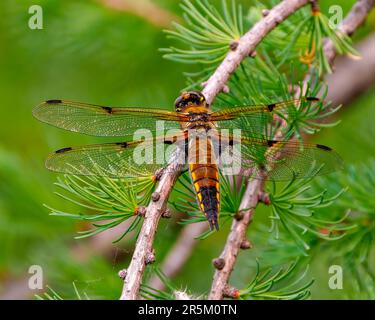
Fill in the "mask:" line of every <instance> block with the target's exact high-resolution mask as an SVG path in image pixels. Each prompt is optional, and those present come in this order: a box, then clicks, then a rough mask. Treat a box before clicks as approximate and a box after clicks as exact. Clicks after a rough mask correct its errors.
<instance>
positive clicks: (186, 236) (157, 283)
mask: <svg viewBox="0 0 375 320" xmlns="http://www.w3.org/2000/svg"><path fill="white" fill-rule="evenodd" d="M206 229H207V223H206V222H200V223H191V224H188V225H186V226H184V227H183V229H182V231H181V233H180V235H179V237H178V239H177V241H176V243H175V244H174V245H173V247H172V248H171V250H170V251H169V253H168V255H167V256H166V257H165V259H164V261H163V263H162V265H161V267H160V269H161V271H162V272H163V273H164V274H165V276H166V277H167V278H168V279H170V278H173V277H175V276H176V274H177V273H178V272H179V271H180V270H181V269H182V267H183V266H184V265H185V263H186V261H187V260H188V259H189V258H190V256H191V253H192V252H193V250H194V248H195V246H196V245H197V244H198V243H199V241H198V240H197V239H195V238H196V237H197V236H199V235H200V234H201V233H202V232H203V231H204V230H206ZM150 287H152V288H154V289H157V290H163V289H164V287H165V285H164V283H163V282H162V281H161V280H160V278H159V277H157V276H153V277H152V278H151V280H150Z"/></svg>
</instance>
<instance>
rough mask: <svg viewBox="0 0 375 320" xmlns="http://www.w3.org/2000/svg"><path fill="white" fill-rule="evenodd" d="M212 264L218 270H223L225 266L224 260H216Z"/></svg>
mask: <svg viewBox="0 0 375 320" xmlns="http://www.w3.org/2000/svg"><path fill="white" fill-rule="evenodd" d="M212 264H213V265H214V267H215V268H216V269H217V270H221V269H223V268H224V266H225V260H224V259H223V258H216V259H214V260H212Z"/></svg>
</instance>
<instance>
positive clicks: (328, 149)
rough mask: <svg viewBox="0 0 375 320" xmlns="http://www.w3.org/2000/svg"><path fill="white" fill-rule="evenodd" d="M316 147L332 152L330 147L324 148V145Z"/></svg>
mask: <svg viewBox="0 0 375 320" xmlns="http://www.w3.org/2000/svg"><path fill="white" fill-rule="evenodd" d="M316 147H317V148H319V149H322V150H325V151H332V149H331V148H330V147H327V146H324V145H322V144H317V145H316Z"/></svg>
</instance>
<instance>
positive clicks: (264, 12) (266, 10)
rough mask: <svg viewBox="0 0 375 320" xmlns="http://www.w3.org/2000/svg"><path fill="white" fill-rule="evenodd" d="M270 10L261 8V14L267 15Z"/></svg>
mask: <svg viewBox="0 0 375 320" xmlns="http://www.w3.org/2000/svg"><path fill="white" fill-rule="evenodd" d="M269 13H270V11H269V10H268V9H263V10H262V16H263V17H267V16H268V15H269Z"/></svg>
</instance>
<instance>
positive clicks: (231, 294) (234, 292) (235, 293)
mask: <svg viewBox="0 0 375 320" xmlns="http://www.w3.org/2000/svg"><path fill="white" fill-rule="evenodd" d="M223 296H224V297H226V298H232V299H238V298H239V297H240V290H238V289H237V288H235V287H232V286H230V285H229V284H227V285H225V287H224V290H223Z"/></svg>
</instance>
